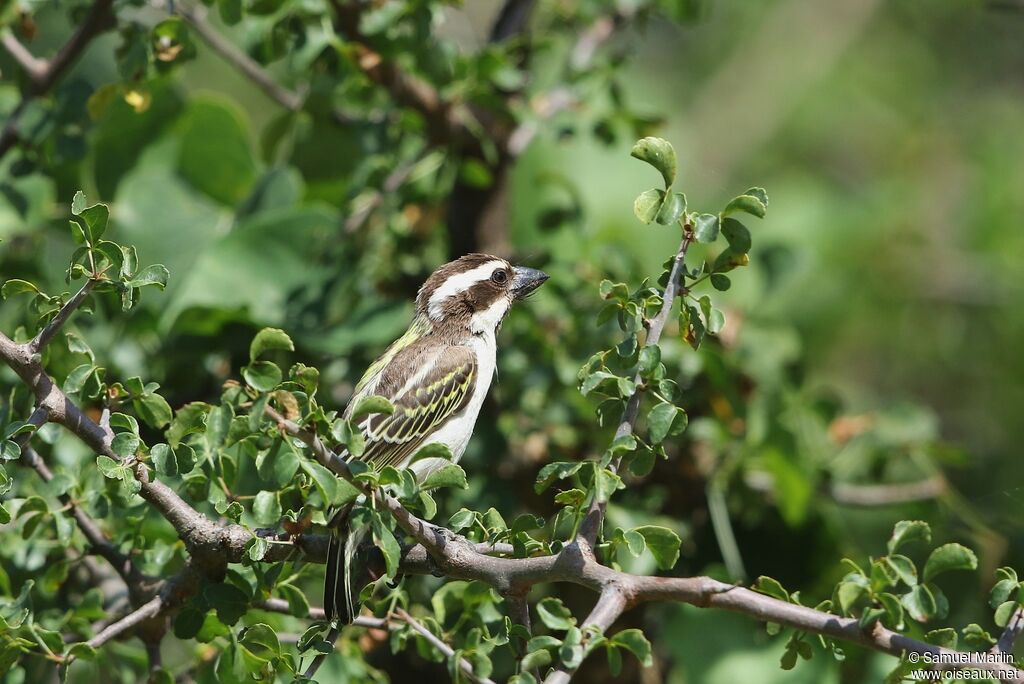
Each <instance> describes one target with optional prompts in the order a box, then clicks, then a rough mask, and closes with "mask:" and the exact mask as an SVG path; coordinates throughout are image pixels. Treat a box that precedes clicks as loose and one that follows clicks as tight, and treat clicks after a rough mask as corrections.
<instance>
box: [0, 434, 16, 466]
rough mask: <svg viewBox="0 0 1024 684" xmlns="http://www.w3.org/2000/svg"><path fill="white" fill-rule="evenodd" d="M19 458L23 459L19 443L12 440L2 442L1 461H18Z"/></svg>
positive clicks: (0, 446) (0, 448)
mask: <svg viewBox="0 0 1024 684" xmlns="http://www.w3.org/2000/svg"><path fill="white" fill-rule="evenodd" d="M19 458H21V447H20V446H18V443H17V442H15V441H13V440H10V439H5V440H4V441H3V442H0V460H3V461H16V460H18V459H19Z"/></svg>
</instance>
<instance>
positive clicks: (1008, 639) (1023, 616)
mask: <svg viewBox="0 0 1024 684" xmlns="http://www.w3.org/2000/svg"><path fill="white" fill-rule="evenodd" d="M1021 632H1024V608H1022V607H1020V606H1018V607H1017V609H1016V610H1014V611H1013V614H1012V615H1011V616H1010V620H1009V622H1007V623H1006V628H1005V629H1003V633H1002V634H1000V635H999V640H998V641H997V642H996V645H995V646H993V647H992V649H991V651H989V652H990V653H997V654H1010V653H1013V644H1014V643H1015V642H1016V641H1017V638H1018V637H1020V634H1021Z"/></svg>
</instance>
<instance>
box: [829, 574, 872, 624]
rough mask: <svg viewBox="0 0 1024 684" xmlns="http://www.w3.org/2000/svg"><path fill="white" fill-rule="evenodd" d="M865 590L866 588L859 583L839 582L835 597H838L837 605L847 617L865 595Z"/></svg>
mask: <svg viewBox="0 0 1024 684" xmlns="http://www.w3.org/2000/svg"><path fill="white" fill-rule="evenodd" d="M861 577H863V576H861ZM867 590H868V588H867V586H865V585H864V584H863V583H861V582H849V581H848V582H841V583H840V584H839V587H838V588H837V589H836V595H837V596H838V597H839V605H840V606H841V607H842V609H843V612H844V613H846V614H847V615H849V614H850V611H851V610H852V609H853V607H854V606H855V605H856V604H857V602H858V601H859V600H860V599H861V597H862V596H864V594H865V593H867Z"/></svg>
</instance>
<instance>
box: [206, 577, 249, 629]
mask: <svg viewBox="0 0 1024 684" xmlns="http://www.w3.org/2000/svg"><path fill="white" fill-rule="evenodd" d="M203 596H204V597H205V598H206V601H207V602H208V603H209V604H210V607H211V608H213V609H214V610H216V611H217V617H218V618H220V621H221V622H223V623H224V624H225V625H233V624H235V623H236V622H238V620H239V618H241V617H242V616H243V615H245V612H246V610H248V608H249V597H248V596H247V595H246V594H245V592H243V591H242V590H241V589H239V588H238V587H236V586H235V585H233V584H229V583H227V582H220V583H216V584H208V585H206V588H205V589H204V590H203Z"/></svg>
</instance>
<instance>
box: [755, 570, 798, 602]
mask: <svg viewBox="0 0 1024 684" xmlns="http://www.w3.org/2000/svg"><path fill="white" fill-rule="evenodd" d="M751 588H752V589H753V590H754V591H757V592H760V593H762V594H767V595H768V596H771V597H773V598H777V599H779V600H780V601H785V602H786V603H789V592H788V591H786V589H785V588H784V587H783V586H782V584H781V583H780V582H779V581H778V580H777V579H774V578H772V577H768V576H766V575H761V576H760V577H758V578H757V581H756V582H754V586H753V587H751Z"/></svg>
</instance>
